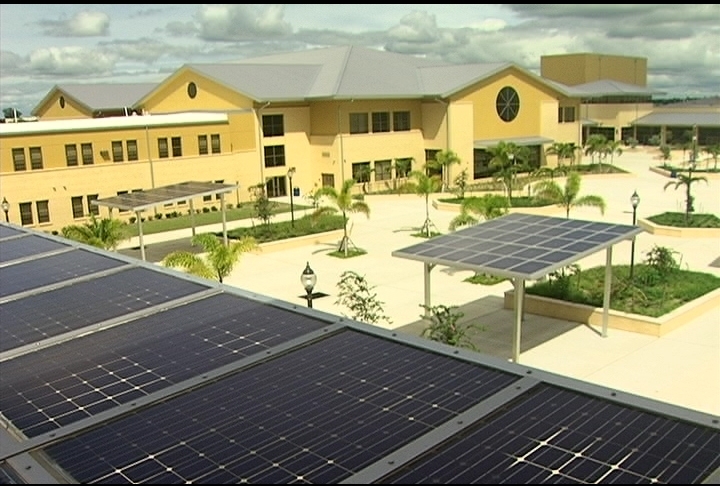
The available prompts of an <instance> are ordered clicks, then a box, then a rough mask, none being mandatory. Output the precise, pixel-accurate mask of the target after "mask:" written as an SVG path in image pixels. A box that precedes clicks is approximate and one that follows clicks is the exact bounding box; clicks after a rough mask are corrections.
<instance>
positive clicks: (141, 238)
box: [135, 211, 145, 261]
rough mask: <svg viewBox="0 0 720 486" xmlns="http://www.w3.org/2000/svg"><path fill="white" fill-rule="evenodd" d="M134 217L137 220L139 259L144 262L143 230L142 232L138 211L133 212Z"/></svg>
mask: <svg viewBox="0 0 720 486" xmlns="http://www.w3.org/2000/svg"><path fill="white" fill-rule="evenodd" d="M135 217H136V218H137V224H138V239H139V240H140V257H141V258H142V260H143V261H145V243H144V242H143V230H142V219H141V218H140V211H135Z"/></svg>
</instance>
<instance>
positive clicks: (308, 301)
mask: <svg viewBox="0 0 720 486" xmlns="http://www.w3.org/2000/svg"><path fill="white" fill-rule="evenodd" d="M306 292H307V297H305V298H306V299H307V305H308V307H309V308H310V309H312V300H313V295H312V289H310V290H306Z"/></svg>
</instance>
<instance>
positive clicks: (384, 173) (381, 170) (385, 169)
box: [375, 160, 392, 181]
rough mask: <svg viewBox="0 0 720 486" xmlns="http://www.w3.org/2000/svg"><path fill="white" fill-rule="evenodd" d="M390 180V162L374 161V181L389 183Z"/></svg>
mask: <svg viewBox="0 0 720 486" xmlns="http://www.w3.org/2000/svg"><path fill="white" fill-rule="evenodd" d="M390 179H392V161H391V160H376V161H375V180H376V181H389V180H390Z"/></svg>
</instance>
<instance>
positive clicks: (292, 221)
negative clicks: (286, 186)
mask: <svg viewBox="0 0 720 486" xmlns="http://www.w3.org/2000/svg"><path fill="white" fill-rule="evenodd" d="M294 175H295V167H290V168H289V169H288V171H287V176H288V180H289V181H290V226H292V227H293V228H294V227H295V207H294V206H293V192H294V188H293V182H292V180H293V176H294Z"/></svg>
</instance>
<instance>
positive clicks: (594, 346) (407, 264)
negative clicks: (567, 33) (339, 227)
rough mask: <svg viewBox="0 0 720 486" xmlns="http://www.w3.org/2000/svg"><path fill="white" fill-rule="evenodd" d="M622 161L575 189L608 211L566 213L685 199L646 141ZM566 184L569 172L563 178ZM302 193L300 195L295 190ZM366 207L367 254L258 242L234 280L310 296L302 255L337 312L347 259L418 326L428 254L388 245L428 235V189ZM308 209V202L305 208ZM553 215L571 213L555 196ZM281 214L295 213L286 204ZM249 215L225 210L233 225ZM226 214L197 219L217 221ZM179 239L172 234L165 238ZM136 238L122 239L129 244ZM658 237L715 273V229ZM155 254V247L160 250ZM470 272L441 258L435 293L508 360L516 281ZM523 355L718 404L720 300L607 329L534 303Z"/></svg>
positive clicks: (355, 222)
mask: <svg viewBox="0 0 720 486" xmlns="http://www.w3.org/2000/svg"><path fill="white" fill-rule="evenodd" d="M614 163H615V165H617V166H620V167H622V168H624V169H626V170H629V171H630V172H631V173H630V174H620V175H618V174H604V175H593V176H585V177H583V179H582V185H581V191H580V195H581V196H582V195H587V194H596V195H600V196H602V197H603V198H604V199H605V201H606V203H607V210H606V212H605V214H604V215H601V214H600V212H599V210H597V209H596V208H574V209H573V210H571V213H570V217H572V218H576V219H586V220H593V221H603V222H616V223H623V224H631V223H632V207H631V204H630V196H631V194H632V193H633V191H637V193H638V194H639V196H640V204H639V206H638V209H637V216H638V218H643V217H645V216H650V215H653V214H657V213H661V212H664V211H682V208H683V207H684V206H683V205H684V191H683V189H678V190H677V191H676V190H674V189H673V188H672V187H670V188H668V189H667V190H663V186H664V185H665V184H666V183H667V182H668V181H669V180H670V179H667V178H666V177H664V176H661V175H659V174H656V173H654V172H652V171H650V170H649V167H650V166H653V165H657V164H658V163H659V161H658V159H657V158H655V155H654V154H652V153H648V152H646V151H643V150H637V151H633V150H628V151H626V152H625V153H623V154H622V155H621V156H619V157H618V156H616V158H615V161H614ZM559 181H560V183H561V184H562V182H563V181H562V179H559ZM693 195H694V196H695V201H696V204H695V208H696V211H697V212H700V213H714V214H720V179H709V181H708V184H705V183H703V182H700V183H697V184H695V185H693ZM296 202H297V201H296ZM366 202H367V203H368V204H369V206H370V209H371V215H370V218H366V217H365V216H364V215H352V217H351V223H350V228H351V239H352V241H353V243H354V244H355V245H356V246H357V247H359V248H362V249H364V250H366V251H367V254H366V255H363V256H361V257H356V258H350V259H346V260H344V259H338V258H335V257H331V256H329V255H327V253H328V252H329V251H331V250H332V249H333V248H334V245H331V244H327V245H324V244H317V245H309V246H304V247H300V248H295V249H289V250H282V251H275V252H259V253H251V254H246V255H243V256H242V259H241V260H240V262H239V264H238V265H237V266H236V268H235V270H234V271H233V273H232V275H231V276H230V277H228V278H227V279H226V280H225V283H226V284H228V285H233V286H237V287H240V288H242V289H245V290H248V291H251V292H255V293H258V294H261V295H265V296H269V297H273V298H277V299H281V300H284V301H288V302H291V303H296V304H297V305H298V306H304V305H305V299H303V298H302V297H301V296H302V295H303V294H304V290H303V288H302V285H301V283H300V274H301V272H302V271H303V269H304V268H305V264H306V262H309V263H310V266H311V267H312V268H313V270H314V271H315V273H316V275H317V278H318V281H317V286H316V288H315V290H316V292H322V293H326V294H328V296H326V297H322V298H318V299H315V300H314V308H315V309H318V310H321V311H324V312H328V313H332V314H335V315H342V314H343V313H345V312H347V310H346V309H344V308H342V307H341V306H338V305H337V304H336V303H335V301H336V293H337V287H336V285H337V283H338V281H339V280H340V275H341V274H342V272H343V271H345V270H354V271H356V272H358V273H359V274H361V275H364V276H365V277H366V279H367V280H368V282H369V283H370V284H371V285H373V286H375V289H374V290H375V291H376V292H377V297H378V299H379V300H380V301H382V302H383V303H384V310H385V313H386V314H387V315H388V316H389V317H390V318H391V320H392V324H390V325H388V326H387V327H390V328H392V329H396V330H398V332H408V333H412V334H416V335H417V334H419V333H420V332H421V331H422V329H423V328H424V327H425V326H426V325H427V322H426V321H424V320H422V319H421V318H420V315H421V313H422V310H423V309H422V308H421V306H420V304H421V303H422V302H423V288H424V287H423V264H422V263H421V262H417V261H411V260H406V259H401V258H396V257H392V256H391V253H392V252H393V251H395V250H397V249H401V248H404V247H407V246H410V245H412V244H415V243H418V242H420V241H422V240H421V239H419V238H417V237H414V236H412V233H416V232H417V230H418V228H419V227H420V226H421V225H422V223H423V221H424V219H425V201H424V198H422V197H419V196H416V195H403V196H368V197H367V198H366ZM301 213H302V211H301ZM557 215H558V216H561V217H562V216H564V212H563V210H562V209H560V208H558V213H557ZM454 216H455V213H454V212H450V211H443V210H437V209H435V208H433V207H430V219H431V220H432V222H433V223H434V224H435V226H436V227H437V228H438V230H440V231H441V232H443V233H445V232H447V231H448V230H447V228H448V224H449V222H450V220H451V219H452V218H453V217H454ZM277 218H278V219H279V218H288V219H289V215H287V214H285V215H279V216H277ZM243 224H248V222H247V221H245V222H242V221H240V222H230V223H228V228H233V227H236V226H239V225H243ZM220 230H221V228H220V226H219V225H212V226H211V227H206V228H201V229H199V230H198V231H220ZM189 231H190V230H181V231H176V232H170V233H165V234H160V235H147V236H146V237H145V243H146V245H148V247H147V254H148V260H150V261H158V260H159V259H160V258H161V257H160V256H159V255H162V254H163V251H165V252H168V251H172V249H175V248H174V247H173V248H171V247H170V246H167V247H166V246H164V245H177V242H178V239H182V238H186V241H189V236H188V234H189ZM170 242H173V243H170ZM137 244H138V242H137V239H133V240H130V241H127V242H125V243H124V244H123V246H121V247H120V251H122V252H123V253H125V254H132V250H130V249H131V248H132V247H135V246H137ZM654 245H660V246H666V247H669V248H672V249H674V250H676V251H677V252H678V255H679V257H680V258H681V264H682V266H683V267H685V268H690V269H692V270H696V271H702V272H709V273H713V274H716V275H720V268H719V267H718V266H717V261H718V260H719V258H720V239H718V238H682V239H681V238H675V237H661V236H655V235H651V234H649V233H642V234H640V235H639V236H638V237H637V240H636V244H635V261H636V262H641V261H643V260H644V258H645V255H646V253H647V251H649V250H650V249H652V247H653V246H654ZM630 249H631V244H630V242H629V241H627V242H622V243H619V244H617V245H615V246H614V248H613V262H614V263H629V261H630ZM153 256H155V257H153ZM605 257H606V254H605V251H602V252H599V253H597V254H594V255H591V256H588V257H586V258H584V259H582V260H581V261H579V262H578V263H579V264H580V266H581V267H582V268H590V267H594V266H598V265H604V264H605ZM472 274H473V272H471V271H468V270H458V269H453V268H448V267H442V266H438V267H436V268H435V269H434V270H433V271H432V304H444V305H448V306H458V307H459V310H460V311H461V312H463V313H464V318H463V320H462V322H472V323H474V324H477V325H479V326H482V327H483V329H484V330H483V331H481V332H478V333H477V334H476V335H475V337H474V342H475V343H476V345H477V346H478V349H479V351H480V352H482V353H486V354H488V355H492V356H495V357H497V358H498V359H502V360H507V359H509V358H510V356H511V354H512V344H511V343H512V327H513V312H512V311H511V310H506V309H503V294H504V292H505V291H506V290H510V289H511V288H512V284H511V282H508V281H505V282H502V283H500V284H497V285H494V286H482V285H473V284H470V283H467V282H463V280H464V279H465V278H466V277H469V276H471V275H472ZM520 363H521V364H522V365H526V366H529V367H533V368H540V369H543V370H546V371H549V372H553V373H557V374H560V375H564V376H568V377H573V378H578V379H580V380H585V381H588V382H591V383H595V384H598V385H602V386H607V387H611V388H614V389H616V390H619V391H623V392H627V393H632V394H636V395H641V396H645V397H648V398H653V399H657V400H661V401H664V402H668V403H672V404H675V405H679V406H682V407H686V408H691V409H694V410H698V411H701V412H705V413H710V414H714V415H718V416H720V309H714V310H712V311H710V312H708V313H705V314H704V315H702V316H700V317H698V318H696V319H694V320H693V321H692V322H690V323H688V324H686V325H685V326H683V327H681V328H679V329H676V330H674V331H672V332H670V333H668V334H666V335H665V336H663V337H660V338H658V337H652V336H648V335H644V334H639V333H633V332H627V331H620V330H615V329H610V330H609V332H608V336H607V337H606V338H603V337H601V336H600V335H599V333H598V329H594V328H592V327H590V326H586V325H582V324H578V323H572V322H566V321H561V320H557V319H551V318H546V317H540V316H535V315H531V314H528V315H526V317H525V321H524V322H523V328H522V340H521V354H520Z"/></svg>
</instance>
